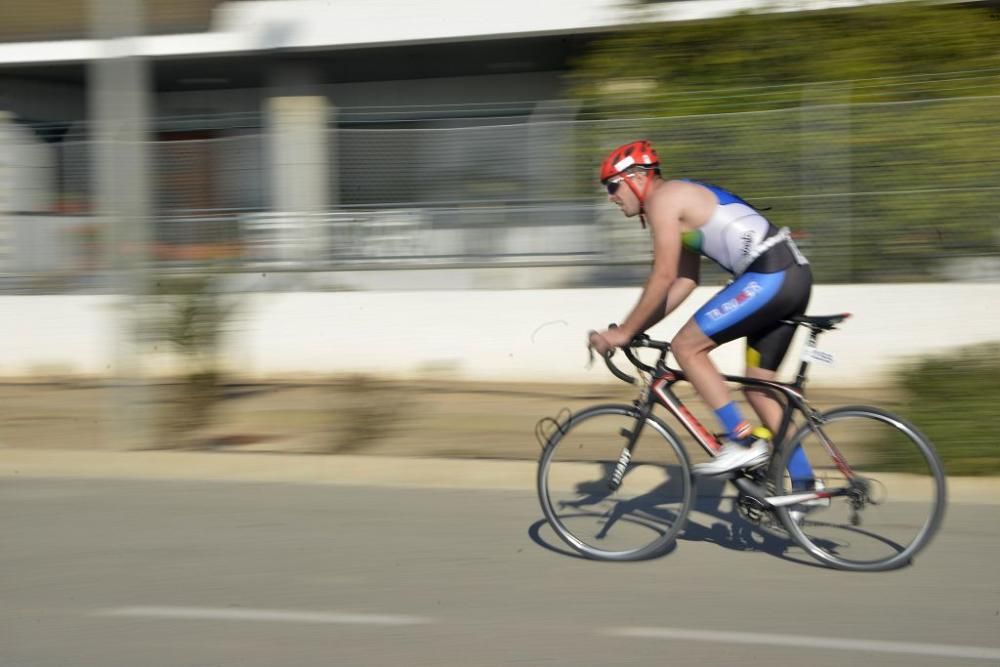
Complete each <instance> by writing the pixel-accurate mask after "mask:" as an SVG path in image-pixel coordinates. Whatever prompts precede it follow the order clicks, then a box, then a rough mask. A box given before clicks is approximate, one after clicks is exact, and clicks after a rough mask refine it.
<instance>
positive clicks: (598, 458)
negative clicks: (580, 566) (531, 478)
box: [538, 405, 694, 561]
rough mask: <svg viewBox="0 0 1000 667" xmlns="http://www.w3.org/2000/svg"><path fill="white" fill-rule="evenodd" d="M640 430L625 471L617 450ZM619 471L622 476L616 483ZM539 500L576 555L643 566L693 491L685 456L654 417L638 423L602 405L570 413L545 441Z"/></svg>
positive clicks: (674, 528) (679, 519) (675, 528)
mask: <svg viewBox="0 0 1000 667" xmlns="http://www.w3.org/2000/svg"><path fill="white" fill-rule="evenodd" d="M637 427H641V430H640V433H639V439H638V440H637V441H636V443H635V446H634V447H633V448H632V451H631V455H630V457H629V456H626V457H625V458H626V459H628V462H627V465H625V464H624V463H622V461H623V457H622V452H623V451H624V450H625V448H626V445H627V443H628V442H629V438H630V434H631V433H632V430H633V429H635V428H637ZM620 464H621V466H620ZM616 468H617V471H618V472H619V473H620V472H624V474H623V476H622V477H621V480H620V484H617V483H616V482H617V480H618V478H617V475H616ZM538 497H539V500H540V501H541V504H542V510H543V511H544V512H545V517H546V519H548V521H549V524H550V525H551V526H552V528H553V530H555V532H556V533H557V534H558V535H559V537H560V538H561V539H562V540H563V541H565V542H566V543H567V544H568V545H570V546H571V547H573V548H574V549H576V550H577V551H578V552H580V553H581V554H583V555H585V556H587V557H589V558H595V559H599V560H616V561H625V560H640V559H643V558H650V557H653V556H656V555H659V554H661V553H663V552H664V551H666V550H667V549H668V548H669V547H670V545H671V544H672V543H673V541H674V539H675V538H676V536H677V533H678V532H679V531H680V530H681V528H682V527H683V526H684V521H685V520H686V518H687V515H688V512H689V511H690V509H691V504H692V501H693V497H694V485H693V480H692V477H691V466H690V462H689V461H688V457H687V453H686V452H685V451H684V448H683V446H682V445H681V443H680V441H679V440H678V438H677V436H676V435H675V434H674V433H673V432H672V431H671V430H670V429H669V428H668V427H667V426H666V424H664V423H663V422H662V421H660V420H659V419H657V418H656V417H653V416H649V417H647V418H646V419H645V420H644V421H642V420H641V419H640V413H639V410H638V409H637V408H635V407H632V406H628V405H602V406H596V407H593V408H590V409H588V410H584V411H583V412H580V413H578V414H576V415H573V417H571V418H570V419H569V420H568V421H567V422H566V423H564V424H563V425H562V426H561V427H560V428H559V429H557V430H556V431H555V432H554V433H553V434H552V435H551V436H550V437H549V439H548V442H547V443H546V445H545V450H544V451H543V452H542V457H541V460H540V461H539V466H538Z"/></svg>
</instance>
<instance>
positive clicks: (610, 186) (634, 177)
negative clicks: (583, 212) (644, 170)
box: [605, 174, 646, 218]
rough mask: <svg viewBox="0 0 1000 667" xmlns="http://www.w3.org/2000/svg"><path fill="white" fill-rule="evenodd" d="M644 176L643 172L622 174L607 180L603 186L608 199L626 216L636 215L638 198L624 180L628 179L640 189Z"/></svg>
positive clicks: (637, 212)
mask: <svg viewBox="0 0 1000 667" xmlns="http://www.w3.org/2000/svg"><path fill="white" fill-rule="evenodd" d="M645 178H646V176H645V174H623V175H622V176H616V177H615V178H613V179H611V180H609V181H608V183H607V184H606V186H605V187H606V188H607V191H608V200H609V201H610V202H611V203H613V204H615V205H616V206H618V208H620V209H621V211H622V213H623V214H625V217H627V218H631V217H632V216H634V215H638V214H639V209H640V206H639V198H638V197H637V196H636V195H635V193H634V192H633V191H632V188H631V187H629V184H628V183H626V182H625V180H626V179H628V180H630V181H631V182H632V185H633V186H635V187H636V188H638V189H639V190H640V191H641V190H642V187H643V184H644V182H645Z"/></svg>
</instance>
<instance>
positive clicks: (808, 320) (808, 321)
mask: <svg viewBox="0 0 1000 667" xmlns="http://www.w3.org/2000/svg"><path fill="white" fill-rule="evenodd" d="M850 316H851V314H850V313H840V314H839V315H795V316H794V317H789V318H788V321H789V322H794V323H795V324H805V325H806V326H808V327H811V328H813V329H819V330H820V331H829V330H830V329H833V328H834V327H835V326H837V325H838V324H840V323H841V322H843V321H844V320H846V319H847V318H848V317H850Z"/></svg>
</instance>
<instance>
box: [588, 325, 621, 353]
mask: <svg viewBox="0 0 1000 667" xmlns="http://www.w3.org/2000/svg"><path fill="white" fill-rule="evenodd" d="M630 340H631V337H630V336H626V335H625V334H624V333H623V332H622V330H621V329H619V328H617V327H611V328H610V329H605V330H604V331H601V332H597V331H591V332H590V337H589V341H588V347H590V348H591V349H593V350H597V353H598V354H600V355H601V356H607V355H608V354H610V353H611V352H614V350H615V348H616V347H621V346H623V345H628V343H629V341H630Z"/></svg>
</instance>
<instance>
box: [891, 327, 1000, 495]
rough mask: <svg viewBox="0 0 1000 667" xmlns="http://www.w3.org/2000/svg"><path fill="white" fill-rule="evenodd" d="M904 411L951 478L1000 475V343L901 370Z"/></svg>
mask: <svg viewBox="0 0 1000 667" xmlns="http://www.w3.org/2000/svg"><path fill="white" fill-rule="evenodd" d="M896 379H897V382H898V385H899V388H900V389H901V390H902V392H903V395H904V396H905V398H906V400H907V402H908V405H907V406H906V407H905V408H904V409H903V410H901V412H902V413H903V414H904V415H905V416H906V417H907V418H908V419H909V420H910V421H912V422H913V423H914V424H915V425H916V426H917V428H919V429H920V430H921V431H923V432H924V434H926V435H927V437H929V438H930V439H931V441H932V442H933V443H934V445H935V447H936V448H937V450H938V452H939V453H940V454H941V458H942V459H943V460H944V465H945V470H946V471H947V472H948V474H950V475H989V474H997V473H1000V439H998V438H997V435H996V431H995V430H994V429H995V427H996V423H997V417H998V409H997V406H1000V343H993V344H989V345H976V346H972V347H965V348H959V349H958V350H955V351H951V352H948V353H944V354H941V355H937V356H934V357H930V358H927V359H924V360H922V361H920V362H918V363H916V364H913V365H911V366H907V367H905V368H902V369H900V370H899V371H898V373H897V378H896Z"/></svg>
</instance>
